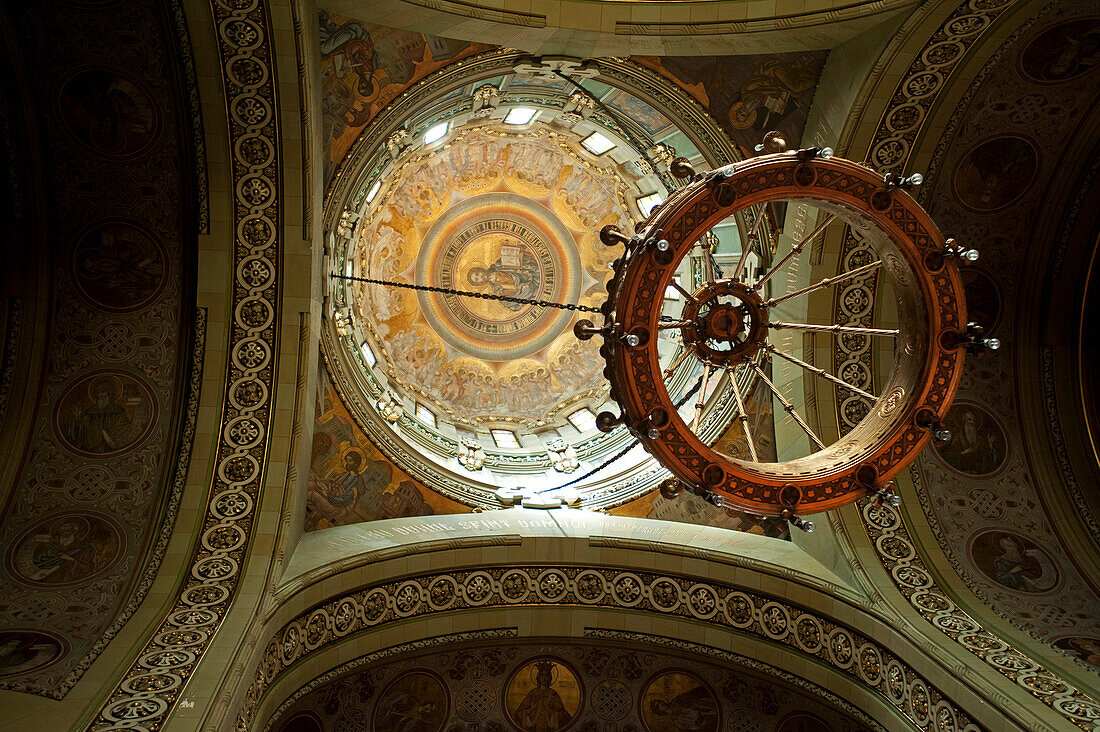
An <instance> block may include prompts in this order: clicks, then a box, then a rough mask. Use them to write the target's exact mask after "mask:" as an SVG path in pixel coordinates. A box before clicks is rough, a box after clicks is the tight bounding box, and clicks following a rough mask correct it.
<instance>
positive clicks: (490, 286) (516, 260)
mask: <svg viewBox="0 0 1100 732" xmlns="http://www.w3.org/2000/svg"><path fill="white" fill-rule="evenodd" d="M466 281H467V282H468V283H469V284H471V285H473V286H474V287H475V288H477V289H478V290H480V291H481V292H491V293H493V294H494V295H504V296H506V297H518V298H533V297H535V296H536V295H537V294H538V292H539V288H540V287H541V286H542V272H541V270H540V268H539V260H538V259H537V258H536V257H535V255H534V254H533V253H532V252H531V250H530V249H529V248H528V247H527V246H526V245H524V244H522V243H520V242H518V241H514V240H510V239H508V238H507V237H501V241H500V244H499V249H498V255H497V259H496V261H495V262H493V263H492V264H490V265H488V266H484V265H479V266H475V267H471V268H470V269H469V270H467V272H466ZM501 305H503V306H504V307H505V308H507V309H508V310H513V311H518V310H522V309H523V308H524V307H526V305H523V304H522V303H518V302H502V303H501Z"/></svg>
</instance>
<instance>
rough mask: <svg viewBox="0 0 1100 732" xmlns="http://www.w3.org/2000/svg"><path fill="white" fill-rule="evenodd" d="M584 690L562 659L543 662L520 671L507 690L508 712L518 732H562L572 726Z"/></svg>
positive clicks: (526, 666)
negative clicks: (561, 731)
mask: <svg viewBox="0 0 1100 732" xmlns="http://www.w3.org/2000/svg"><path fill="white" fill-rule="evenodd" d="M583 696H584V690H583V688H582V687H581V685H580V682H579V681H578V680H577V674H576V672H574V671H573V670H572V669H571V668H569V667H568V666H567V665H565V664H564V663H563V662H562V660H561V659H557V658H539V659H535V660H532V661H528V662H527V663H526V664H525V665H523V666H521V667H519V668H518V669H516V672H515V673H514V674H513V675H512V678H511V679H509V680H508V682H507V684H506V685H505V687H504V708H505V710H506V711H507V713H508V718H509V720H510V721H511V722H512V724H514V725H515V726H516V727H517V728H518V729H521V730H531V731H532V732H559V730H564V729H567V728H568V727H570V726H572V722H573V721H574V719H575V717H576V716H577V712H578V710H579V707H580V705H581V699H582V697H583Z"/></svg>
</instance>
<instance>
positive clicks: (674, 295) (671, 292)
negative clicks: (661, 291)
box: [665, 277, 680, 300]
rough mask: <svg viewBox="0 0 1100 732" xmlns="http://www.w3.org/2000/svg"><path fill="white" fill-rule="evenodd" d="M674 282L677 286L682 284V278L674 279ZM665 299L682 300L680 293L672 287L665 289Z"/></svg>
mask: <svg viewBox="0 0 1100 732" xmlns="http://www.w3.org/2000/svg"><path fill="white" fill-rule="evenodd" d="M672 281H673V282H675V283H676V284H680V278H679V277H673V278H672ZM665 299H666V300H679V299H680V291H679V290H677V289H676V288H675V287H673V286H672V285H669V286H668V287H666V288H665Z"/></svg>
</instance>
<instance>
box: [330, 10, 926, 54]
mask: <svg viewBox="0 0 1100 732" xmlns="http://www.w3.org/2000/svg"><path fill="white" fill-rule="evenodd" d="M915 4H916V3H915V2H914V1H913V0H874V1H871V2H868V1H864V2H855V3H844V2H838V1H836V0H807V1H803V0H762V1H761V2H752V3H746V2H739V1H737V0H733V1H731V0H706V1H704V2H648V1H646V0H642V1H641V2H631V1H614V0H612V1H610V2H607V1H600V0H496V1H495V2H493V1H492V0H488V1H482V2H450V1H449V0H443V1H442V2H427V0H410V1H409V2H403V1H401V0H326V2H324V3H322V5H323V6H324V8H325V9H326V10H329V11H332V12H336V13H340V14H342V15H347V16H350V17H352V18H357V19H359V20H364V21H367V22H370V23H376V24H378V25H385V26H389V27H391V28H405V29H408V30H411V31H415V32H417V33H425V34H428V35H437V36H445V37H448V38H461V39H464V40H470V41H483V42H484V41H485V39H492V42H493V43H497V44H500V45H502V46H506V47H508V48H517V49H520V50H522V51H529V52H531V53H538V54H547V55H551V54H561V55H568V56H576V57H579V58H596V57H601V56H630V55H635V56H663V55H667V56H705V55H711V54H724V53H729V52H730V50H731V49H736V50H737V52H738V53H776V52H783V51H801V50H811V49H819V48H831V47H833V46H835V45H837V44H839V43H843V42H844V41H846V40H848V39H850V38H853V37H854V36H856V35H858V34H860V33H863V32H864V31H867V30H870V29H871V28H873V27H874V26H875V25H877V24H878V23H880V22H882V21H883V20H884V19H885V18H888V17H890V16H892V15H895V14H898V13H903V12H905V11H906V10H908V9H910V8H912V7H913V6H914V5H915Z"/></svg>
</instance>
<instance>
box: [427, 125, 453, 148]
mask: <svg viewBox="0 0 1100 732" xmlns="http://www.w3.org/2000/svg"><path fill="white" fill-rule="evenodd" d="M450 127H451V125H450V123H448V122H440V123H439V124H437V125H436V126H435V127H429V128H428V131H427V132H425V133H424V144H425V145H431V144H432V143H433V142H439V141H440V140H442V139H443V138H444V137H445V136H446V135H447V130H448V129H450Z"/></svg>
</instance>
